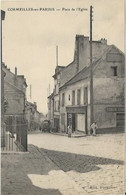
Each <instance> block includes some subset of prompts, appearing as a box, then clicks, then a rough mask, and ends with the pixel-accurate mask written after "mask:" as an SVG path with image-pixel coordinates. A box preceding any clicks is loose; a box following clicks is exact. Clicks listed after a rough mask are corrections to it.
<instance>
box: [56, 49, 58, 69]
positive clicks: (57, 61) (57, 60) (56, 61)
mask: <svg viewBox="0 0 126 195" xmlns="http://www.w3.org/2000/svg"><path fill="white" fill-rule="evenodd" d="M56 66H58V46H56Z"/></svg>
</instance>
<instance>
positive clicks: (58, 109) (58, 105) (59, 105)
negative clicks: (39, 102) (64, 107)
mask: <svg viewBox="0 0 126 195" xmlns="http://www.w3.org/2000/svg"><path fill="white" fill-rule="evenodd" d="M59 110H60V101H59V100H58V111H59Z"/></svg>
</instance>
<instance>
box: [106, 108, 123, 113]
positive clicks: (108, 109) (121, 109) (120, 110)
mask: <svg viewBox="0 0 126 195" xmlns="http://www.w3.org/2000/svg"><path fill="white" fill-rule="evenodd" d="M106 111H107V112H125V109H124V107H107V108H106Z"/></svg>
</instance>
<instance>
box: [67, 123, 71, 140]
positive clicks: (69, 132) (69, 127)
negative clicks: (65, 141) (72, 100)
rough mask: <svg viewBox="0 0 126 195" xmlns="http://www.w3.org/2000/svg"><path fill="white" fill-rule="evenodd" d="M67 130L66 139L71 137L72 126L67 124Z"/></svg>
mask: <svg viewBox="0 0 126 195" xmlns="http://www.w3.org/2000/svg"><path fill="white" fill-rule="evenodd" d="M67 129H68V137H71V134H72V125H71V124H69V125H68V127H67Z"/></svg>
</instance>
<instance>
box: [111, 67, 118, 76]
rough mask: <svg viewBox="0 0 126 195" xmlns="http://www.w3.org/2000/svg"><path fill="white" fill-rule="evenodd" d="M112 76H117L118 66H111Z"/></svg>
mask: <svg viewBox="0 0 126 195" xmlns="http://www.w3.org/2000/svg"><path fill="white" fill-rule="evenodd" d="M111 69H112V76H117V66H111Z"/></svg>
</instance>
